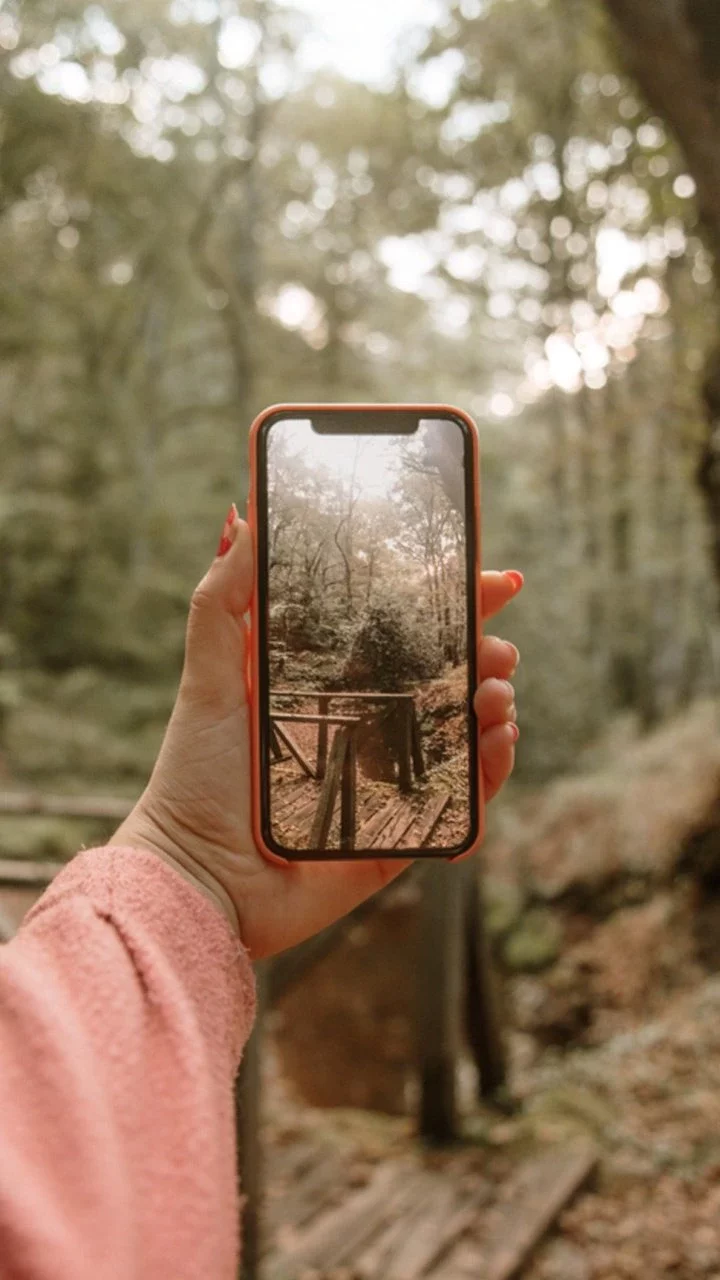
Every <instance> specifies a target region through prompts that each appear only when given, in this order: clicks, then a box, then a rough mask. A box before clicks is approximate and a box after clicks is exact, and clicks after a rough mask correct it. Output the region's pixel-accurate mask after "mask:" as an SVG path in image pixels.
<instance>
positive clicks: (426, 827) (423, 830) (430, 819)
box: [412, 791, 450, 849]
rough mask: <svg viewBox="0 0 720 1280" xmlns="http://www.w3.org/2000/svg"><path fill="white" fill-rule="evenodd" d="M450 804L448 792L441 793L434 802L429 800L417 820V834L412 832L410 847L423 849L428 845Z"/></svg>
mask: <svg viewBox="0 0 720 1280" xmlns="http://www.w3.org/2000/svg"><path fill="white" fill-rule="evenodd" d="M449 803H450V792H449V791H441V792H440V793H439V794H438V795H437V796H436V797H435V799H434V800H430V801H429V802H428V804H427V805H426V806H425V808H424V809H423V811H422V813H421V814H420V818H419V820H418V827H417V832H413V837H414V838H413V841H412V845H413V848H415V849H424V848H426V846H427V845H428V844H429V843H430V837H431V835H432V833H433V831H434V830H435V828H436V826H437V824H438V822H439V821H440V819H441V817H442V815H443V814H444V812H445V810H446V809H447V806H448V805H449Z"/></svg>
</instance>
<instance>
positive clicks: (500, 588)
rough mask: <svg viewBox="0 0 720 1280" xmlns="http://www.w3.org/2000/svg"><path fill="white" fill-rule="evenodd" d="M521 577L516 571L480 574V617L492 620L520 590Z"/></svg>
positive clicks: (491, 571) (493, 571)
mask: <svg viewBox="0 0 720 1280" xmlns="http://www.w3.org/2000/svg"><path fill="white" fill-rule="evenodd" d="M522 585H523V576H522V574H521V573H518V571H517V569H508V570H506V572H505V573H497V572H496V571H495V570H493V569H488V570H486V571H485V572H484V573H483V574H481V589H482V616H483V618H492V617H493V615H494V614H496V613H499V612H500V610H501V609H504V608H505V605H506V604H507V603H508V601H509V600H512V598H513V596H516V595H517V594H518V592H519V591H521V590H522Z"/></svg>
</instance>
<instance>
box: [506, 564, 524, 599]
mask: <svg viewBox="0 0 720 1280" xmlns="http://www.w3.org/2000/svg"><path fill="white" fill-rule="evenodd" d="M505 577H506V578H509V579H510V581H511V582H512V584H513V594H514V593H515V592H516V591H519V590H520V588H521V586H522V585H523V583H524V581H525V579H524V578H523V576H522V574H521V573H520V571H519V570H518V569H506V570H505Z"/></svg>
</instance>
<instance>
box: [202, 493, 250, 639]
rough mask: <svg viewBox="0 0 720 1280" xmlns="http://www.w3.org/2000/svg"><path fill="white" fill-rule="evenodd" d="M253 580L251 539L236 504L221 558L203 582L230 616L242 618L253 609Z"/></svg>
mask: <svg viewBox="0 0 720 1280" xmlns="http://www.w3.org/2000/svg"><path fill="white" fill-rule="evenodd" d="M253 578H254V566H253V545H252V536H251V534H250V529H249V527H248V525H247V524H246V523H245V521H244V520H241V519H240V517H239V515H238V513H237V510H236V509H235V505H234V504H233V506H232V508H231V515H230V516H229V517H228V520H227V521H226V523H225V528H224V530H223V536H222V538H221V540H220V547H219V549H218V554H217V556H216V557H215V560H214V561H213V564H212V565H211V567H210V569H209V571H208V573H207V574H206V575H205V578H204V580H203V581H204V583H205V584H206V588H207V589H208V590H209V591H210V592H211V593H212V594H213V595H214V596H216V597H217V600H218V602H219V603H221V604H222V605H223V606H224V607H225V608H226V609H227V610H228V612H229V613H232V614H234V615H235V617H236V618H241V617H243V615H244V614H245V613H247V611H248V608H249V607H250V597H251V596H252V589H253Z"/></svg>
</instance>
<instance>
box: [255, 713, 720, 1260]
mask: <svg viewBox="0 0 720 1280" xmlns="http://www.w3.org/2000/svg"><path fill="white" fill-rule="evenodd" d="M608 759H609V760H610V761H611V763H610V764H608V762H607V761H608ZM718 797H720V737H719V735H718V732H717V719H716V712H715V710H714V708H712V707H707V706H706V707H699V708H696V709H695V710H694V711H693V712H692V713H691V714H690V715H689V716H686V717H683V718H682V719H680V720H678V721H677V722H675V723H673V724H671V725H669V726H665V727H664V728H663V729H661V730H660V731H659V732H658V733H657V734H655V735H652V736H651V737H650V738H648V739H646V740H642V741H639V742H638V741H631V740H627V741H626V740H620V739H618V740H617V741H615V742H613V743H612V744H610V752H609V756H608V757H607V758H606V761H605V764H604V765H603V767H602V768H600V769H597V770H595V771H594V772H593V773H592V774H587V775H585V776H579V777H576V778H573V779H564V780H562V781H560V782H558V783H556V784H553V785H552V786H551V787H549V788H545V789H544V790H543V793H542V795H539V796H528V797H527V798H526V800H524V801H522V802H520V803H519V802H517V799H516V800H514V801H513V802H512V803H509V804H508V805H507V806H506V808H505V810H504V811H503V812H501V814H500V815H499V816H498V818H497V820H496V821H495V822H494V824H493V830H492V832H491V835H490V838H489V840H488V843H487V846H486V850H485V873H486V892H487V896H488V920H489V921H490V923H491V926H492V930H493V936H494V945H495V953H496V959H497V962H498V964H499V966H500V967H501V968H502V970H503V973H504V978H503V984H504V992H505V1013H506V1024H507V1041H508V1047H509V1052H510V1060H511V1071H510V1088H511V1093H512V1095H513V1097H514V1099H515V1102H516V1108H515V1110H514V1111H513V1112H512V1113H511V1114H509V1115H508V1114H503V1113H499V1112H496V1111H492V1110H490V1109H487V1108H483V1107H478V1105H477V1104H476V1101H475V1082H474V1071H473V1069H472V1068H471V1067H470V1064H469V1062H468V1063H467V1064H466V1066H465V1067H464V1068H462V1071H461V1093H462V1110H463V1117H464V1118H463V1140H462V1142H460V1143H459V1144H458V1145H457V1146H456V1147H455V1148H453V1149H450V1150H449V1151H447V1152H445V1153H443V1154H442V1155H439V1154H437V1153H434V1154H433V1153H428V1152H423V1150H422V1149H421V1148H420V1147H419V1146H418V1144H417V1143H416V1142H415V1141H414V1139H413V1132H412V1124H411V1122H410V1121H409V1120H408V1119H407V1118H406V1117H405V1116H404V1115H402V1114H396V1115H395V1116H394V1117H393V1116H390V1115H386V1116H381V1115H379V1114H378V1113H377V1111H373V1110H371V1109H367V1110H359V1109H356V1110H348V1109H347V1106H343V1105H340V1106H335V1107H334V1108H333V1107H330V1108H325V1107H318V1106H316V1105H310V1106H308V1105H307V1103H308V1100H309V1099H311V1098H313V1097H314V1099H315V1102H317V1101H322V1100H324V1101H325V1102H327V1101H328V1100H334V1101H335V1102H336V1103H337V1102H339V1101H341V1099H342V1098H345V1099H346V1100H347V1102H349V1103H350V1105H351V1106H354V1107H356V1108H357V1107H368V1108H372V1107H383V1108H384V1109H386V1110H388V1111H393V1110H395V1111H396V1112H398V1113H401V1112H402V1111H403V1110H405V1108H406V1106H407V1099H408V1097H410V1098H411V1097H412V1090H411V1091H410V1094H408V1066H409V1065H410V1068H411V1063H412V1018H411V1017H408V1014H407V1011H408V1007H410V1008H411V1007H412V1000H413V993H414V974H413V964H412V956H413V953H414V940H415V936H416V935H415V933H414V929H415V919H416V909H417V894H416V891H414V889H413V883H412V880H409V881H408V882H406V884H405V886H404V887H403V885H402V882H400V883H399V884H398V887H397V890H396V898H395V899H394V900H393V899H392V897H391V898H389V899H388V903H387V905H386V907H385V908H384V909H383V910H379V911H377V912H375V915H374V916H373V918H371V919H370V920H366V921H363V923H362V925H359V926H358V927H357V929H355V930H354V931H353V936H352V937H350V938H349V939H347V940H346V941H345V942H344V943H343V944H342V945H341V947H340V948H338V950H337V952H336V954H335V956H334V957H330V956H328V957H326V958H325V959H324V960H322V961H321V962H320V963H319V964H317V965H316V966H315V967H314V969H313V970H312V971H311V972H309V973H308V974H307V975H306V977H305V978H304V979H303V982H302V984H301V986H300V988H298V990H297V992H295V993H293V992H291V993H289V994H288V995H287V996H286V997H285V998H284V999H283V1000H282V1001H281V1002H280V1004H279V1006H278V1009H277V1011H276V1013H275V1014H274V1015H273V1017H274V1018H275V1019H276V1024H275V1034H274V1046H275V1057H274V1059H273V1066H272V1078H271V1079H270V1080H269V1082H268V1093H269V1104H270V1105H269V1111H270V1119H269V1123H268V1127H269V1137H270V1140H271V1144H272V1146H273V1147H274V1148H278V1147H282V1145H283V1144H285V1143H288V1142H295V1141H297V1140H299V1139H300V1138H302V1139H303V1140H310V1141H315V1142H319V1141H322V1142H329V1143H330V1145H331V1146H335V1147H337V1148H338V1149H340V1150H341V1151H342V1153H343V1163H342V1167H343V1169H344V1170H345V1171H346V1175H345V1178H344V1181H343V1179H340V1184H339V1187H340V1189H338V1183H337V1179H336V1184H335V1189H334V1193H333V1194H334V1196H335V1198H336V1200H337V1199H338V1198H342V1197H343V1196H348V1197H350V1196H352V1195H353V1193H354V1188H356V1187H357V1185H364V1183H366V1182H368V1180H371V1178H372V1176H373V1170H374V1169H375V1168H376V1167H377V1165H378V1163H379V1162H382V1161H386V1160H391V1161H392V1160H397V1159H408V1160H410V1161H411V1162H414V1165H413V1167H420V1168H422V1169H432V1170H437V1169H440V1170H441V1171H442V1181H443V1183H446V1184H447V1187H448V1195H450V1196H453V1195H454V1196H455V1199H456V1201H458V1202H459V1200H461V1199H462V1194H463V1187H465V1188H466V1190H467V1189H468V1188H470V1187H474V1188H475V1190H477V1189H478V1187H479V1183H478V1180H479V1179H480V1180H484V1182H485V1183H486V1184H487V1187H488V1188H489V1190H488V1192H487V1195H486V1196H485V1199H484V1201H483V1204H480V1203H478V1206H477V1211H476V1212H474V1213H473V1214H472V1215H471V1216H470V1218H469V1219H468V1221H467V1222H466V1223H465V1226H464V1228H463V1232H462V1235H461V1238H460V1239H459V1240H456V1241H454V1242H453V1245H452V1248H451V1249H450V1251H449V1253H448V1254H447V1256H446V1258H445V1260H444V1262H443V1264H442V1265H440V1262H437V1263H436V1266H435V1269H431V1270H428V1271H426V1272H418V1274H423V1275H428V1276H433V1277H436V1276H437V1280H444V1278H445V1277H446V1276H447V1277H448V1278H449V1280H450V1278H451V1280H461V1278H462V1277H463V1276H464V1275H467V1276H468V1278H469V1277H470V1276H471V1275H472V1276H474V1277H475V1280H482V1278H483V1276H484V1274H485V1272H484V1271H483V1266H484V1261H483V1260H484V1258H485V1250H486V1247H487V1244H488V1239H489V1238H490V1237H491V1236H492V1233H493V1231H494V1230H495V1226H494V1224H495V1225H496V1222H497V1211H498V1206H500V1205H502V1204H503V1203H504V1202H509V1203H510V1204H511V1205H512V1198H513V1194H514V1191H513V1188H514V1187H515V1186H516V1183H517V1180H518V1177H519V1176H520V1174H521V1171H522V1170H523V1168H524V1167H525V1166H526V1165H527V1162H528V1160H530V1161H532V1160H533V1159H534V1158H535V1157H536V1156H537V1154H538V1153H539V1152H540V1153H542V1152H543V1151H546V1150H547V1149H548V1146H555V1145H557V1144H563V1143H565V1142H567V1141H570V1140H573V1139H577V1138H580V1137H582V1138H583V1139H586V1140H589V1141H590V1142H591V1143H592V1144H593V1145H594V1147H595V1149H596V1150H597V1152H598V1155H599V1163H598V1168H597V1172H596V1175H595V1178H594V1181H593V1182H592V1184H591V1185H590V1186H589V1187H588V1188H586V1189H584V1190H581V1191H580V1192H579V1194H578V1195H577V1196H576V1197H575V1198H574V1200H573V1201H572V1203H571V1204H570V1205H569V1207H567V1208H566V1209H565V1211H564V1212H563V1213H562V1214H561V1215H560V1216H559V1218H558V1219H557V1221H556V1222H555V1224H554V1226H553V1228H552V1229H551V1231H550V1232H549V1233H548V1234H547V1236H546V1237H545V1239H544V1240H543V1241H542V1242H541V1243H540V1245H539V1247H538V1248H537V1249H536V1250H535V1252H534V1253H533V1255H532V1257H531V1258H530V1259H529V1260H528V1262H527V1264H526V1265H525V1266H524V1269H522V1270H521V1271H520V1272H519V1273H518V1274H521V1275H522V1276H524V1277H525V1280H640V1277H642V1278H643V1280H645V1278H648V1280H661V1278H663V1280H664V1278H665V1277H668V1280H670V1278H672V1280H700V1277H704V1278H705V1280H720V888H719V887H718V886H719V885H720V878H719V874H718V873H719V872H720V836H719V834H718V831H719V824H718ZM408 957H410V959H408ZM388 973H392V974H393V982H392V983H391V984H389V983H388V982H387V974H388ZM301 1012H302V1018H300V1017H299V1014H300V1013H301ZM300 1027H302V1030H300V1029H299V1028H300ZM338 1080H341V1082H342V1087H340V1088H339V1086H338ZM300 1098H303V1102H300V1101H299V1099H300ZM293 1099H294V1101H293ZM473 1180H474V1181H473ZM438 1186H439V1184H438ZM469 1193H470V1192H469V1190H468V1194H469ZM473 1194H475V1192H474V1191H473ZM478 1194H479V1191H478ZM481 1198H482V1197H481ZM453 1203H455V1201H453ZM511 1234H512V1232H511ZM281 1235H282V1233H281ZM391 1273H392V1268H389V1269H388V1270H387V1272H386V1275H390V1274H391ZM291 1274H293V1275H294V1276H296V1277H299V1275H300V1273H299V1272H297V1273H291ZM308 1274H309V1275H312V1276H313V1277H314V1278H315V1280H317V1277H318V1276H321V1277H322V1280H336V1277H337V1280H351V1278H354V1277H355V1275H356V1274H357V1275H362V1274H363V1270H362V1266H361V1267H360V1270H359V1271H358V1272H356V1271H354V1270H353V1259H352V1258H351V1259H348V1260H347V1265H346V1266H345V1269H343V1268H339V1269H336V1270H333V1269H332V1268H331V1269H330V1270H327V1271H324V1270H323V1269H322V1268H320V1269H318V1268H317V1267H316V1268H315V1270H314V1271H313V1270H312V1268H310V1270H309V1272H308ZM383 1280H386V1276H384V1277H383Z"/></svg>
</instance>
